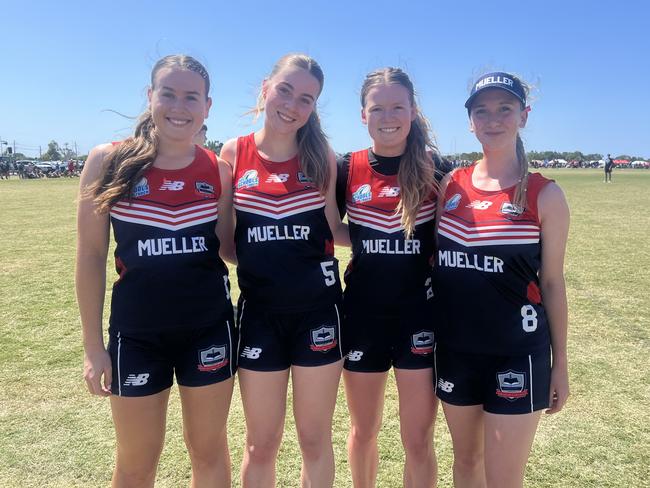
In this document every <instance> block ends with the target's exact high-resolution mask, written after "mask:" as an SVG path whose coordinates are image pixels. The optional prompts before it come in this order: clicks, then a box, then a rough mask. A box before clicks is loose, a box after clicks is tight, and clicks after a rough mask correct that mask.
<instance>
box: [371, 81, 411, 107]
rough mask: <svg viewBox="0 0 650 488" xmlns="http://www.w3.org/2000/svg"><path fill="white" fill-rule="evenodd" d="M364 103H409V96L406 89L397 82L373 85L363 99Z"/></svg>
mask: <svg viewBox="0 0 650 488" xmlns="http://www.w3.org/2000/svg"><path fill="white" fill-rule="evenodd" d="M365 102H366V105H369V104H372V105H389V104H397V103H401V104H410V103H411V97H410V94H409V91H408V89H407V88H406V87H405V86H402V85H400V84H398V83H389V84H383V83H382V84H381V85H376V86H373V87H372V88H371V89H370V90H368V93H366V99H365Z"/></svg>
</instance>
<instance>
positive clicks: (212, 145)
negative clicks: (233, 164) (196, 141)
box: [205, 141, 223, 156]
mask: <svg viewBox="0 0 650 488" xmlns="http://www.w3.org/2000/svg"><path fill="white" fill-rule="evenodd" d="M205 147H206V148H208V149H209V150H210V151H213V152H214V153H215V154H216V155H217V156H219V155H220V154H221V148H222V147H223V142H219V141H206V143H205Z"/></svg>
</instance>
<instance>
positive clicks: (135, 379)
mask: <svg viewBox="0 0 650 488" xmlns="http://www.w3.org/2000/svg"><path fill="white" fill-rule="evenodd" d="M147 381H149V373H140V374H138V375H135V374H130V375H129V376H127V377H126V380H124V386H142V385H146V384H147Z"/></svg>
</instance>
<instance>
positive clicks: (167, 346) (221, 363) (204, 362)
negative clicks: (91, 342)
mask: <svg viewBox="0 0 650 488" xmlns="http://www.w3.org/2000/svg"><path fill="white" fill-rule="evenodd" d="M238 339H239V336H238V331H237V329H236V327H235V323H234V320H233V315H232V311H230V310H229V311H228V312H227V313H226V314H224V317H223V318H222V320H220V321H219V322H218V323H217V324H215V325H214V326H211V327H203V328H200V329H185V328H178V329H173V330H165V331H160V332H156V333H151V332H147V333H142V332H125V331H120V328H119V327H118V326H115V325H111V329H110V332H109V342H108V353H109V354H110V356H111V363H112V366H113V382H112V392H113V394H114V395H120V396H131V397H137V396H146V395H153V394H155V393H159V392H161V391H163V390H165V389H167V388H169V387H170V386H172V384H173V383H174V381H173V377H174V374H176V381H177V382H178V384H179V385H183V386H205V385H211V384H213V383H219V382H220V381H224V380H227V379H228V378H230V377H231V376H233V375H234V374H235V370H236V369H237V356H236V354H235V352H236V350H237V342H238Z"/></svg>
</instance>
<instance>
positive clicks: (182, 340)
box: [167, 314, 238, 387]
mask: <svg viewBox="0 0 650 488" xmlns="http://www.w3.org/2000/svg"><path fill="white" fill-rule="evenodd" d="M237 341H238V336H237V328H236V327H235V324H234V321H233V317H232V315H231V314H230V315H229V316H224V317H222V319H221V320H220V321H219V322H218V323H216V324H214V326H211V327H204V328H201V329H197V330H189V331H183V332H179V333H178V334H177V335H172V336H170V337H169V340H168V344H167V347H168V348H169V350H170V355H173V357H174V366H175V369H176V380H177V381H178V384H179V385H182V386H188V387H198V386H206V385H211V384H214V383H219V382H221V381H225V380H228V379H229V378H232V376H233V375H234V374H235V371H236V369H237V364H236V361H237V359H236V358H237V352H236V348H237Z"/></svg>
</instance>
